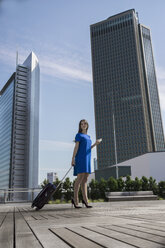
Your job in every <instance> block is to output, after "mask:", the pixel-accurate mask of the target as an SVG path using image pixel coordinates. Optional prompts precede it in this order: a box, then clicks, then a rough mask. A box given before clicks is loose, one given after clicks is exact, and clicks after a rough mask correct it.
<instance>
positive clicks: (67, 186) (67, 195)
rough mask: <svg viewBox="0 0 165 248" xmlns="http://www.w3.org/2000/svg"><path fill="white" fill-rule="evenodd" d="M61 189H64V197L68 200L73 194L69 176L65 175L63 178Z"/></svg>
mask: <svg viewBox="0 0 165 248" xmlns="http://www.w3.org/2000/svg"><path fill="white" fill-rule="evenodd" d="M63 189H64V190H65V192H64V199H65V200H66V201H67V202H68V201H69V200H70V199H71V197H72V195H73V190H72V182H71V181H70V178H69V177H67V178H66V179H65V181H64V183H63Z"/></svg>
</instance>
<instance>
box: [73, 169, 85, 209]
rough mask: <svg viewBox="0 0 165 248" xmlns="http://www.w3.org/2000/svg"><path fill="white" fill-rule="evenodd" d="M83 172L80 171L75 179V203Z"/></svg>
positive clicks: (76, 202)
mask: <svg viewBox="0 0 165 248" xmlns="http://www.w3.org/2000/svg"><path fill="white" fill-rule="evenodd" d="M83 176H84V173H80V174H78V175H77V178H76V181H75V183H74V201H75V204H76V205H78V192H79V188H80V184H81V183H82V180H83Z"/></svg>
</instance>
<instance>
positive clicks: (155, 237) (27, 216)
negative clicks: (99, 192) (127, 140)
mask: <svg viewBox="0 0 165 248" xmlns="http://www.w3.org/2000/svg"><path fill="white" fill-rule="evenodd" d="M92 206H93V208H92V209H87V208H82V209H75V208H71V205H70V204H56V205H53V204H52V205H50V204H48V205H46V206H45V207H44V208H43V209H41V210H40V211H35V210H34V209H32V208H31V207H30V204H5V205H3V204H1V205H0V248H15V247H16V248H29V247H30V248H33V247H35V248H38V247H40V248H41V247H44V248H68V247H75V248H88V247H89V248H92V247H93V248H97V247H111V248H114V247H115V248H129V247H140V248H158V247H165V201H163V200H162V201H158V200H157V201H127V202H104V203H93V204H92Z"/></svg>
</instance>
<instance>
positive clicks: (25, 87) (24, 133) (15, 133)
mask: <svg viewBox="0 0 165 248" xmlns="http://www.w3.org/2000/svg"><path fill="white" fill-rule="evenodd" d="M39 74H40V71H39V63H38V59H37V57H36V56H35V54H34V53H33V52H32V53H31V54H30V55H29V56H28V58H27V59H26V60H25V62H24V63H23V64H22V65H18V66H17V68H16V72H15V73H13V75H12V76H11V78H10V79H9V80H8V82H7V83H6V84H5V86H4V87H3V88H2V90H1V91H0V188H1V189H2V188H6V189H8V188H35V187H38V144H39V88H40V87H39V81H40V80H39ZM17 196H18V194H17ZM26 197H27V196H26ZM19 198H25V194H24V195H21V194H19Z"/></svg>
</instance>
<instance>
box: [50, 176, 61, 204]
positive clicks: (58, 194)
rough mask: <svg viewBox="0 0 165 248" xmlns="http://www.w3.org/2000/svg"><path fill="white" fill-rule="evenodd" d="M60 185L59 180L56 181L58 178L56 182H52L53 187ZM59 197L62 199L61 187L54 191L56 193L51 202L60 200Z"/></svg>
mask: <svg viewBox="0 0 165 248" xmlns="http://www.w3.org/2000/svg"><path fill="white" fill-rule="evenodd" d="M59 183H60V180H59V179H58V177H57V178H56V181H55V182H53V184H54V185H56V187H57V185H58V184H59ZM61 197H62V187H61V185H60V186H59V188H58V189H57V190H56V193H55V194H54V195H53V196H52V198H53V200H57V199H59V200H61Z"/></svg>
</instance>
